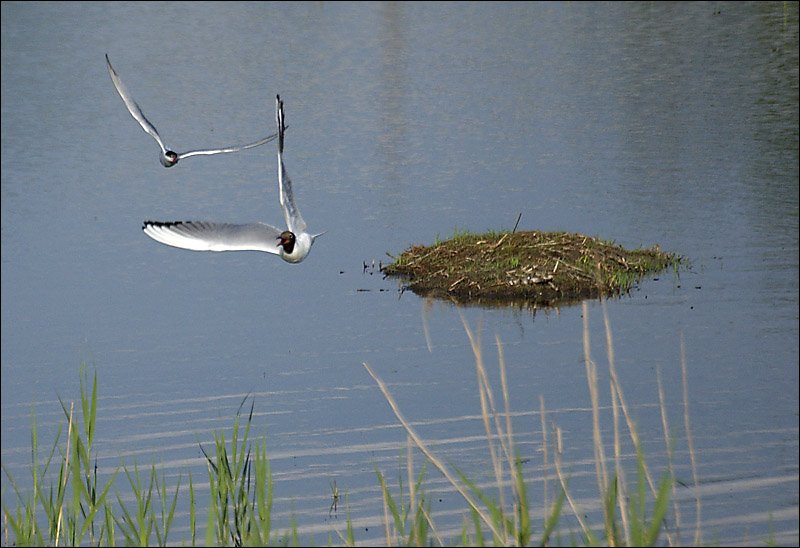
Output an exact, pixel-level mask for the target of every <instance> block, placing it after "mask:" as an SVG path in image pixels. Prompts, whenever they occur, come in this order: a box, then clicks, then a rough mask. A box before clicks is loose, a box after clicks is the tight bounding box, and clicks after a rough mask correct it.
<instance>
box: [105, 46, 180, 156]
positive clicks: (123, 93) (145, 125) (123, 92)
mask: <svg viewBox="0 0 800 548" xmlns="http://www.w3.org/2000/svg"><path fill="white" fill-rule="evenodd" d="M106 65H107V66H108V74H109V75H111V81H112V82H113V83H114V87H115V88H116V89H117V93H119V96H120V97H122V100H123V101H124V102H125V106H126V107H128V112H130V113H131V116H133V119H134V120H136V121H137V122H139V125H140V126H142V129H143V130H145V131H146V132H147V133H148V134H150V136H152V137H153V139H155V140H156V143H158V146H160V147H161V152H162V153H166V152H167V147H166V146H165V145H164V141H162V140H161V136H160V135H159V134H158V131H157V130H156V127H155V126H154V125H153V124H151V123H150V121H149V120H148V119H147V118H145V116H144V113H143V112H142V109H141V108H139V105H138V104H136V101H134V100H133V97H132V96H131V94H130V92H129V91H128V88H126V87H125V84H123V83H122V80H120V78H119V75H118V74H117V71H115V70H114V67H112V66H111V61H110V60H109V59H108V54H107V53H106Z"/></svg>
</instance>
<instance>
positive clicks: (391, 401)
mask: <svg viewBox="0 0 800 548" xmlns="http://www.w3.org/2000/svg"><path fill="white" fill-rule="evenodd" d="M362 365H363V366H364V368H365V369H366V370H367V373H369V375H370V376H371V377H372V379H373V380H374V381H375V382H376V383H377V385H378V388H380V390H381V392H382V393H383V397H384V398H386V401H387V403H388V404H389V407H391V409H392V412H394V415H395V417H397V420H399V421H400V424H402V425H403V428H405V430H406V432H407V433H408V435H409V437H410V438H411V439H412V440H413V441H414V444H415V445H416V446H417V447H419V450H420V451H422V453H423V454H424V455H425V456H426V457H427V458H428V460H429V461H430V462H431V464H433V465H434V466H435V467H436V469H437V470H439V472H441V473H442V475H444V477H445V478H447V481H449V482H450V484H451V485H452V486H453V488H455V490H456V491H458V494H460V495H461V496H462V497H463V498H464V500H465V501H467V504H469V505H470V507H472V509H473V510H475V512H476V513H477V514H478V516H480V518H481V520H483V522H484V523H485V524H486V526H487V527H488V528H489V529H491V531H492V533H493V534H494V535H495V536H496V537H497V538H498V539H500V541H501V543H503V544H508V539H507V538H506V537H504V536H502V535H501V534H500V531H498V530H497V527H495V525H494V523H492V520H491V518H490V517H489V516H488V515H487V514H486V512H484V511H483V509H481V508H480V506H478V504H477V503H476V502H475V500H474V499H473V498H472V497H471V496H470V494H469V493H467V491H466V490H465V489H464V487H462V486H461V484H460V483H459V482H458V480H457V479H456V478H455V477H453V474H452V473H451V472H450V470H449V469H448V468H447V467H446V466H445V465H444V463H443V462H442V461H441V460H439V458H438V457H437V456H436V455H434V454H433V453H432V452H431V450H430V449H428V446H427V445H425V442H424V441H422V438H420V437H419V435H418V434H417V433H416V431H415V430H414V429H413V428H412V427H411V425H410V424H409V423H408V421H407V420H406V418H405V417H404V416H403V414H402V413H401V412H400V409H399V408H398V407H397V403H396V402H395V401H394V398H393V397H392V395H391V393H390V392H389V389H388V388H387V387H386V383H384V382H383V380H382V379H381V378H380V377H378V375H376V374H375V372H374V371H373V370H372V368H370V366H369V364H367V362H362Z"/></svg>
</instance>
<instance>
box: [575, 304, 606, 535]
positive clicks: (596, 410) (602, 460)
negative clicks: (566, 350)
mask: <svg viewBox="0 0 800 548" xmlns="http://www.w3.org/2000/svg"><path fill="white" fill-rule="evenodd" d="M582 306H583V356H584V362H585V364H586V382H587V383H588V385H589V397H590V398H591V402H592V437H593V440H594V461H595V474H596V476H597V487H598V492H599V493H600V497H601V499H603V500H605V498H606V493H608V489H609V487H608V472H607V470H606V455H605V449H604V448H603V437H602V435H601V433H600V404H599V398H598V394H597V365H596V364H595V363H594V361H593V360H592V354H591V343H590V339H589V307H588V305H587V304H586V301H584V302H583V303H582ZM603 523H604V526H605V529H606V538H608V540H609V542H613V538H614V536H613V535H614V531H613V528H612V524H611V516H610V515H609V511H608V507H607V505H605V504H603Z"/></svg>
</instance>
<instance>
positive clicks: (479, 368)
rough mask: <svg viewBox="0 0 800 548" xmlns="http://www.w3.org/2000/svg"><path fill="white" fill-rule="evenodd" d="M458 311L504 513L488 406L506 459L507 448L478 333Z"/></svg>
mask: <svg viewBox="0 0 800 548" xmlns="http://www.w3.org/2000/svg"><path fill="white" fill-rule="evenodd" d="M458 312H459V315H460V316H461V322H462V323H463V324H464V329H465V330H466V332H467V337H469V342H470V345H472V353H473V354H474V355H475V369H476V373H477V376H478V392H479V394H480V401H481V417H482V418H483V426H484V429H485V430H486V441H487V443H488V445H489V455H490V457H491V460H492V468H493V469H494V475H495V481H496V482H497V490H498V495H499V507H500V511H501V513H503V514H504V513H505V506H506V504H505V490H504V489H503V464H502V461H501V460H500V459H499V458H498V456H497V453H496V451H495V448H494V443H493V442H492V438H493V436H492V426H491V421H490V419H489V407H490V408H491V413H492V416H493V417H494V419H495V428H496V429H497V434H498V441H499V443H500V446H501V449H502V450H503V451H504V453H505V455H506V458H507V459H508V458H509V453H508V448H506V447H505V444H504V442H503V436H502V434H501V433H502V430H501V428H500V421H499V419H498V417H497V410H496V408H495V405H494V397H493V396H492V390H491V386H490V384H489V378H488V376H487V375H486V368H485V367H484V366H483V352H482V350H481V343H480V335H478V336H476V335H475V334H474V333H473V332H472V329H471V328H470V326H469V324H468V323H467V320H466V318H464V315H463V314H462V313H461V309H458ZM487 404H488V405H487ZM502 525H503V538H507V537H508V530H507V529H506V522H505V520H504V521H503V523H502Z"/></svg>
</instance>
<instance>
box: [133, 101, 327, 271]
mask: <svg viewBox="0 0 800 548" xmlns="http://www.w3.org/2000/svg"><path fill="white" fill-rule="evenodd" d="M275 119H276V121H277V123H278V190H279V193H280V201H281V207H282V208H283V216H284V218H285V219H286V226H287V228H286V230H281V229H279V228H276V227H274V226H272V225H268V224H265V223H248V224H231V223H213V222H205V221H173V222H161V221H145V222H144V226H142V230H143V231H144V233H145V234H147V235H148V236H150V237H151V238H153V239H154V240H156V241H158V242H161V243H162V244H166V245H170V246H173V247H180V248H182V249H190V250H192V251H264V252H266V253H273V254H275V255H278V256H280V257H281V258H282V259H283V260H284V261H286V262H289V263H299V262H300V261H302V260H303V259H305V258H306V256H307V255H308V253H309V251H311V246H312V245H313V243H314V240H315V239H316V238H318V237H319V236H322V234H324V232H322V233H319V234H310V233H308V232H307V231H306V229H307V225H306V222H305V221H304V220H303V217H302V216H301V215H300V210H299V209H298V208H297V205H296V204H295V201H294V193H293V192H292V181H291V179H289V175H288V174H287V173H286V166H285V165H284V163H283V137H284V130H285V129H286V125H285V124H284V117H283V101H281V97H280V95H278V96H277V100H276V105H275Z"/></svg>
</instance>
